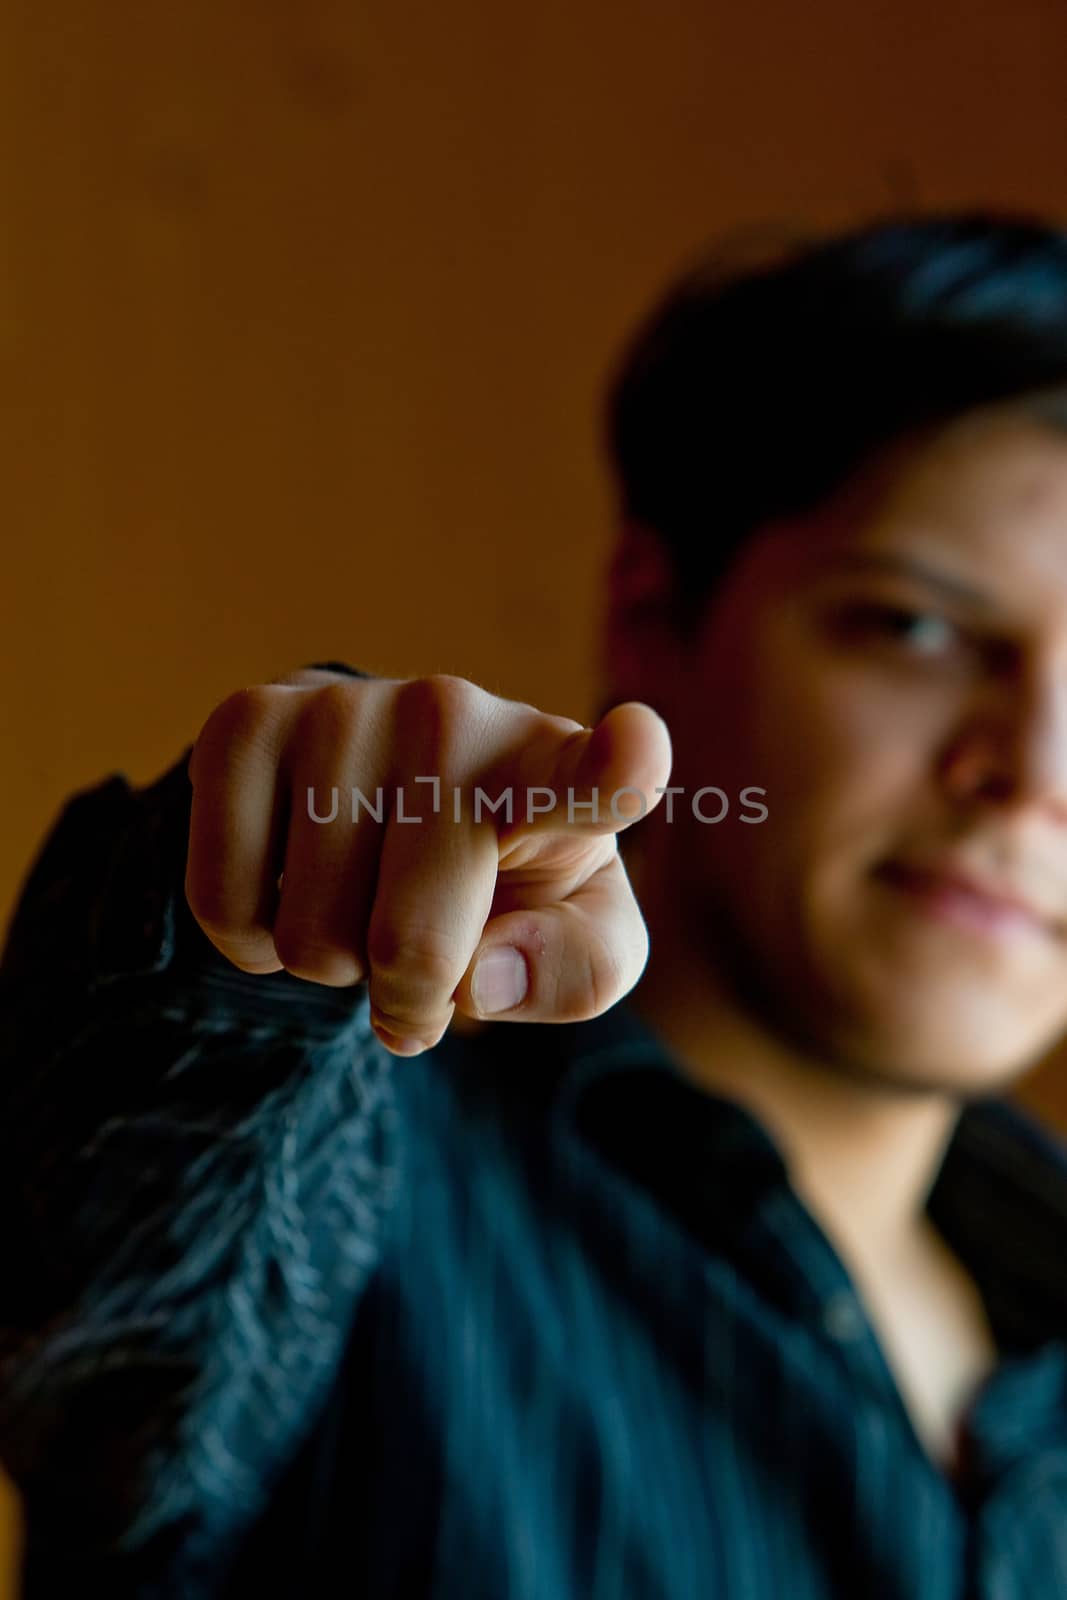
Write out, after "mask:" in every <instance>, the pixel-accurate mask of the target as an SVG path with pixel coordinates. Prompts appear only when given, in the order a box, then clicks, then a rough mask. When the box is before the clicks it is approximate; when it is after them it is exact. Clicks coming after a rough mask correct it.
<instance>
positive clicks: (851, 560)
mask: <svg viewBox="0 0 1067 1600" xmlns="http://www.w3.org/2000/svg"><path fill="white" fill-rule="evenodd" d="M832 564H833V568H834V569H840V568H845V569H848V570H858V571H861V572H863V571H866V572H888V573H892V574H894V575H895V576H897V577H904V578H913V579H915V580H916V581H918V582H919V583H924V584H926V586H927V587H928V588H930V589H938V590H940V591H941V593H942V594H944V595H947V596H948V597H949V598H950V599H953V600H956V601H958V602H960V603H961V604H963V605H967V606H971V607H972V608H973V609H974V610H976V611H982V612H986V613H988V614H989V615H993V614H994V613H996V612H997V611H998V610H999V607H998V606H997V604H996V602H995V601H994V600H993V599H992V598H991V597H990V596H989V595H988V594H987V593H986V592H985V590H984V589H979V588H976V587H975V586H974V585H973V584H970V583H967V582H966V580H965V579H963V578H957V577H955V576H954V575H953V574H952V573H951V572H943V571H942V570H941V569H940V568H939V567H937V566H936V565H934V564H931V563H930V562H927V561H924V560H922V559H921V558H920V557H916V556H912V555H905V554H904V553H903V551H898V550H855V549H853V550H844V551H841V552H840V554H838V555H837V556H835V557H834V559H833V563H832Z"/></svg>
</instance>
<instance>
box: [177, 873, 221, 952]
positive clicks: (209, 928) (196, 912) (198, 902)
mask: <svg viewBox="0 0 1067 1600" xmlns="http://www.w3.org/2000/svg"><path fill="white" fill-rule="evenodd" d="M185 899H186V902H187V904H188V906H189V910H190V911H191V912H192V914H193V916H194V917H195V918H196V920H197V922H198V923H199V924H200V926H201V928H203V930H204V932H205V933H206V934H207V935H208V937H209V938H216V937H218V938H222V937H225V935H226V934H227V933H229V932H230V931H231V930H230V925H229V919H228V917H227V906H226V900H225V896H224V894H223V893H222V891H221V888H220V886H219V885H218V884H217V883H215V882H212V881H211V880H210V879H209V878H206V877H203V876H201V875H200V874H199V873H198V872H196V871H195V870H194V869H193V868H192V866H190V868H189V870H188V871H187V872H186V876H185Z"/></svg>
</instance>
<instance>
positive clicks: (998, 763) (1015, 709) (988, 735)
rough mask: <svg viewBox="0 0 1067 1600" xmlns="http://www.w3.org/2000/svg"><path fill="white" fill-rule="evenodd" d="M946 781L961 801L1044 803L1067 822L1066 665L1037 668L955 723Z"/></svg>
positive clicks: (1018, 804)
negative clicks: (958, 724) (957, 724)
mask: <svg viewBox="0 0 1067 1600" xmlns="http://www.w3.org/2000/svg"><path fill="white" fill-rule="evenodd" d="M942 779H943V781H944V783H945V785H946V787H947V788H948V789H949V790H950V792H951V793H952V794H953V795H954V796H955V797H956V798H957V799H973V800H983V801H986V802H989V803H993V804H997V805H999V806H1001V807H1009V808H1012V809H1022V808H1026V807H1037V808H1045V809H1048V810H1050V811H1052V812H1053V813H1055V814H1056V815H1057V817H1058V818H1059V819H1060V820H1063V821H1064V822H1067V666H1064V665H1062V664H1061V665H1059V666H1058V667H1057V668H1055V669H1053V668H1052V667H1051V666H1050V665H1049V666H1042V667H1040V668H1038V667H1032V668H1029V669H1026V670H1025V671H1020V673H1019V675H1018V677H1017V678H1016V679H1015V680H1014V681H1013V682H1011V683H1008V684H1004V683H1002V684H1000V685H998V686H997V693H996V696H995V697H994V698H993V699H992V700H991V701H989V702H984V703H983V704H982V705H981V706H979V707H972V708H971V709H970V713H969V715H968V716H967V717H966V718H965V719H964V720H963V722H962V724H961V725H960V726H958V727H957V728H956V730H955V731H954V735H953V737H952V739H951V740H950V741H949V744H948V746H947V748H946V749H945V752H944V757H943V761H942Z"/></svg>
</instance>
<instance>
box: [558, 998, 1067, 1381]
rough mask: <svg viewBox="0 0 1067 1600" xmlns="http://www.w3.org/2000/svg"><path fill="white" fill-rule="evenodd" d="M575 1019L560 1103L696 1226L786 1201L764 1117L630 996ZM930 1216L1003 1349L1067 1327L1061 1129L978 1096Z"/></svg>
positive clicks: (943, 1170) (726, 1232) (753, 1214)
mask: <svg viewBox="0 0 1067 1600" xmlns="http://www.w3.org/2000/svg"><path fill="white" fill-rule="evenodd" d="M557 1026H558V1025H557ZM568 1030H570V1036H569V1037H561V1038H558V1039H557V1043H558V1044H559V1045H561V1046H562V1047H563V1055H564V1057H565V1060H566V1063H567V1065H566V1070H565V1072H564V1075H563V1080H562V1084H561V1086H560V1087H561V1098H560V1101H559V1110H560V1112H561V1113H562V1114H563V1115H564V1116H566V1117H568V1118H569V1119H570V1120H571V1122H572V1124H573V1125H574V1126H575V1127H576V1129H577V1130H578V1131H579V1133H580V1134H581V1136H582V1138H583V1140H584V1141H586V1142H587V1143H589V1144H591V1145H593V1146H594V1147H595V1148H596V1149H597V1150H598V1152H599V1153H600V1154H601V1155H602V1156H604V1157H605V1158H606V1159H607V1160H608V1161H610V1162H612V1163H613V1164H614V1165H615V1166H617V1167H619V1168H622V1169H623V1170H624V1171H625V1172H626V1173H628V1174H629V1175H630V1176H631V1177H632V1178H634V1179H635V1180H636V1181H638V1182H639V1183H641V1184H642V1185H643V1186H644V1187H646V1188H649V1189H651V1190H652V1191H653V1193H655V1194H656V1196H657V1198H658V1199H659V1200H660V1201H661V1202H662V1203H664V1204H666V1205H668V1206H669V1207H670V1208H671V1209H672V1210H674V1211H675V1213H676V1214H677V1215H678V1216H679V1217H680V1218H681V1220H682V1221H683V1222H684V1223H685V1224H686V1225H687V1226H688V1227H689V1228H690V1229H691V1231H694V1232H696V1233H697V1234H698V1235H699V1236H701V1237H702V1238H703V1239H704V1240H705V1241H706V1242H707V1243H708V1244H715V1243H717V1244H721V1245H725V1244H726V1243H728V1242H729V1241H731V1240H733V1241H736V1240H738V1239H739V1238H740V1236H741V1235H743V1234H744V1233H746V1232H747V1231H748V1230H749V1228H750V1226H752V1225H754V1224H755V1222H756V1221H757V1219H758V1217H759V1215H760V1213H761V1212H764V1211H766V1210H767V1208H768V1207H769V1206H771V1205H774V1206H777V1207H780V1206H781V1205H782V1204H783V1203H786V1197H787V1196H788V1195H791V1194H792V1190H791V1185H790V1183H789V1175H788V1168H787V1166H786V1162H785V1159H784V1156H783V1154H782V1151H781V1149H780V1148H779V1146H778V1145H777V1144H776V1142H775V1140H774V1139H773V1138H772V1136H771V1134H770V1133H769V1132H768V1130H767V1129H766V1128H765V1127H764V1125H763V1124H762V1123H761V1122H760V1121H759V1120H758V1119H757V1118H756V1117H755V1116H754V1115H753V1114H752V1113H751V1112H750V1111H749V1110H748V1109H747V1108H746V1107H745V1106H743V1105H741V1104H740V1103H739V1102H737V1101H736V1100H732V1099H730V1098H728V1097H726V1096H723V1095H720V1094H718V1093H714V1092H711V1091H708V1090H705V1089H703V1088H701V1087H700V1086H699V1085H697V1084H696V1083H695V1082H693V1080H692V1079H691V1078H689V1077H688V1075H687V1074H686V1073H685V1072H684V1071H683V1069H682V1068H681V1066H680V1065H679V1064H678V1062H677V1060H676V1059H675V1058H674V1057H673V1055H672V1053H671V1052H670V1050H669V1048H668V1047H667V1045H666V1044H665V1043H664V1042H663V1040H662V1039H660V1037H659V1036H658V1035H657V1034H656V1033H655V1032H654V1031H653V1030H652V1029H651V1028H650V1027H649V1026H648V1025H647V1024H646V1023H645V1022H644V1021H643V1019H642V1018H640V1017H639V1016H638V1015H637V1014H636V1013H635V1012H634V1011H632V1010H631V1009H630V1008H629V1007H628V1006H627V1005H626V1003H625V1002H620V1003H619V1004H618V1005H616V1006H614V1007H612V1008H611V1010H609V1011H607V1012H605V1013H604V1014H603V1015H602V1016H600V1017H598V1018H595V1019H593V1020H592V1021H587V1022H582V1023H578V1024H564V1025H562V1029H561V1030H560V1031H561V1032H562V1033H563V1034H564V1035H566V1034H567V1031H568ZM709 1174H713V1175H714V1180H715V1181H714V1187H711V1186H710V1185H709ZM713 1199H714V1203H711V1202H712V1200H713ZM796 1204H797V1205H800V1204H801V1202H800V1201H799V1200H797V1201H796ZM927 1213H928V1215H929V1216H930V1218H931V1220H932V1221H933V1222H934V1224H935V1226H936V1227H937V1228H938V1230H939V1231H940V1232H941V1233H942V1235H943V1237H944V1238H945V1239H946V1240H947V1242H948V1244H949V1245H950V1247H951V1248H952V1249H953V1250H954V1251H955V1252H956V1253H957V1254H958V1256H959V1257H960V1259H961V1260H962V1261H963V1263H964V1265H965V1266H966V1267H967V1269H968V1271H969V1272H970V1273H971V1274H972V1276H973V1277H974V1279H975V1282H976V1283H977V1285H978V1288H979V1291H980V1292H981V1293H982V1296H983V1299H984V1301H985V1304H986V1308H987V1312H988V1314H989V1317H990V1321H991V1323H992V1325H993V1330H994V1333H995V1335H996V1338H997V1342H998V1345H999V1346H1000V1347H1001V1349H1003V1350H1005V1351H1014V1350H1020V1351H1021V1350H1023V1349H1028V1348H1032V1347H1033V1346H1034V1345H1036V1344H1040V1343H1043V1342H1045V1341H1046V1340H1048V1339H1053V1338H1064V1337H1067V1278H1065V1275H1064V1273H1063V1268H1062V1262H1063V1249H1064V1245H1063V1241H1064V1238H1065V1235H1067V1149H1065V1147H1064V1145H1063V1144H1062V1143H1061V1142H1060V1141H1059V1140H1058V1138H1057V1137H1056V1136H1055V1135H1054V1134H1053V1133H1051V1132H1050V1131H1049V1130H1047V1129H1046V1128H1044V1127H1043V1126H1042V1125H1041V1124H1040V1123H1038V1122H1037V1121H1036V1120H1035V1119H1033V1118H1032V1117H1030V1116H1029V1115H1028V1114H1026V1113H1025V1112H1024V1111H1022V1110H1021V1108H1019V1107H1018V1106H1016V1105H1015V1104H1013V1103H1011V1102H1009V1101H1006V1100H1001V1099H993V1098H987V1099H982V1100H978V1101H973V1102H970V1103H969V1104H968V1105H967V1106H965V1108H964V1110H963V1111H962V1112H961V1114H960V1117H959V1119H958V1121H957V1124H956V1127H955V1129H954V1130H953V1134H952V1136H951V1138H950V1140H949V1144H948V1146H947V1149H946V1153H945V1155H944V1158H943V1160H942V1163H941V1166H940V1168H939V1169H938V1173H937V1175H936V1178H935V1180H934V1183H933V1185H932V1187H931V1190H930V1194H929V1196H928V1200H927Z"/></svg>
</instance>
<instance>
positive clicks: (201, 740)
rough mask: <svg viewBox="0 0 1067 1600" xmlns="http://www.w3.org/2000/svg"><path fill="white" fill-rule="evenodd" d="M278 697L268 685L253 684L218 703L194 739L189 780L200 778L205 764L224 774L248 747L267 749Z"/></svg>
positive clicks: (276, 712) (273, 724) (276, 691)
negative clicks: (220, 770) (218, 769)
mask: <svg viewBox="0 0 1067 1600" xmlns="http://www.w3.org/2000/svg"><path fill="white" fill-rule="evenodd" d="M280 692H281V693H284V692H285V691H284V690H282V691H280ZM278 693H279V691H278V690H277V689H275V688H272V687H271V685H269V684H256V685H254V686H253V687H252V688H248V689H238V690H236V691H235V693H233V694H231V695H227V697H226V699H225V700H223V701H220V703H219V704H218V705H217V706H216V707H215V709H214V710H213V711H212V712H211V714H210V716H209V717H208V718H207V721H206V722H205V723H204V725H203V727H202V728H201V729H200V732H199V733H198V735H197V737H196V741H195V743H194V746H193V754H192V757H191V760H190V764H189V776H190V779H195V777H196V776H197V775H198V774H199V775H202V774H203V770H204V763H205V762H208V763H209V765H211V766H213V767H216V768H217V767H219V766H221V767H222V768H223V770H224V771H225V770H227V769H229V768H230V767H232V766H233V765H235V764H236V763H237V761H238V760H239V759H240V757H241V756H242V754H243V753H244V752H245V751H246V750H247V749H248V747H250V746H251V747H256V746H264V745H269V743H270V741H271V735H272V733H273V730H274V726H275V723H276V720H277V715H278V709H279V701H278V698H277V697H278Z"/></svg>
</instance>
